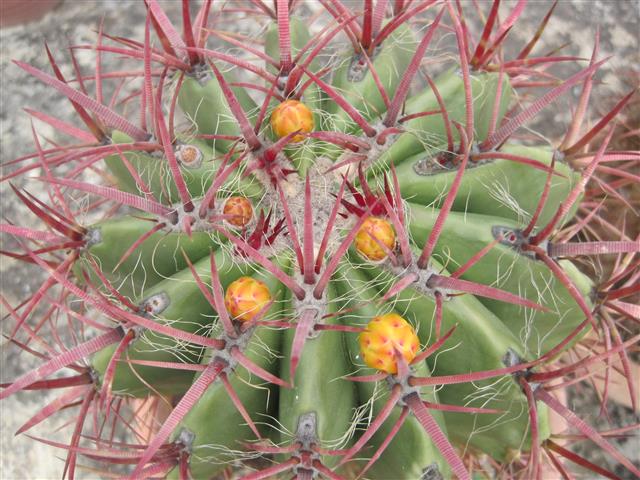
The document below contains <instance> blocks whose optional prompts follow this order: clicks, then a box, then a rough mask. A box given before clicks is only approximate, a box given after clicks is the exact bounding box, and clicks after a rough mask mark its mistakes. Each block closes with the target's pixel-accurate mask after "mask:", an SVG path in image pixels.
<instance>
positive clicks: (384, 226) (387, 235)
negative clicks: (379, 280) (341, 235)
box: [354, 217, 396, 262]
mask: <svg viewBox="0 0 640 480" xmlns="http://www.w3.org/2000/svg"><path fill="white" fill-rule="evenodd" d="M354 243H355V247H356V250H357V251H358V252H359V253H360V254H361V255H363V256H364V257H366V258H368V259H369V260H372V261H376V262H377V261H379V260H384V259H385V258H386V257H387V251H386V250H385V249H384V248H382V245H384V246H385V247H386V248H387V249H389V250H393V247H395V245H396V232H395V230H394V229H393V226H392V225H391V223H390V222H388V221H386V220H384V219H383V218H378V217H368V218H367V219H366V220H365V221H364V222H363V223H362V225H361V226H360V229H359V230H358V233H357V234H356V238H355V239H354Z"/></svg>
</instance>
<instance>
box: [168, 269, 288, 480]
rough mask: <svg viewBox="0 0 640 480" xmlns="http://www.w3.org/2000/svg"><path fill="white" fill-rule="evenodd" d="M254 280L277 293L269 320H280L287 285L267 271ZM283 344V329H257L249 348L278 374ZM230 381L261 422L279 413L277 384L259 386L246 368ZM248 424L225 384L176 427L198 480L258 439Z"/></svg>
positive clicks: (210, 390)
mask: <svg viewBox="0 0 640 480" xmlns="http://www.w3.org/2000/svg"><path fill="white" fill-rule="evenodd" d="M252 277H253V278H255V279H257V280H260V281H261V282H264V283H265V284H266V285H267V287H268V288H269V290H270V291H271V292H272V293H273V295H274V300H275V302H274V303H273V305H272V307H271V309H270V310H269V312H268V313H267V314H266V315H265V319H267V320H269V319H271V320H275V319H276V318H278V316H279V315H281V313H282V309H283V305H284V303H283V300H284V298H283V296H284V294H285V290H284V288H283V285H282V284H281V283H280V282H279V281H278V280H277V279H276V278H274V277H273V276H272V275H269V274H268V273H266V272H264V271H260V272H257V273H255V274H254V275H253V276H252ZM217 330H219V329H217ZM217 333H219V332H217ZM213 336H215V335H213ZM281 340H282V334H281V332H280V331H279V330H277V329H273V328H269V327H266V326H260V327H257V328H256V329H255V331H254V332H253V333H252V334H251V338H250V339H249V343H248V345H247V347H246V349H245V353H246V356H247V357H248V358H249V360H251V361H252V362H254V363H255V364H256V365H258V366H260V367H261V368H264V369H265V370H267V371H269V372H271V373H277V368H278V363H279V362H278V361H277V359H276V358H275V356H274V352H277V351H278V350H279V349H280V347H281V345H280V344H281ZM210 358H211V353H209V354H208V355H207V354H205V355H204V357H203V363H204V362H208V361H210ZM196 378H197V377H196ZM230 382H231V385H232V386H233V388H234V390H235V391H236V393H237V394H238V397H239V398H240V399H241V401H242V404H243V405H244V406H245V408H246V409H247V410H248V411H249V412H251V415H252V417H254V419H255V421H256V422H260V423H263V421H264V419H266V418H267V417H268V416H270V415H273V414H274V413H275V406H276V405H277V403H276V398H277V394H276V392H275V391H274V388H273V386H270V385H268V384H264V382H261V383H262V384H255V379H253V378H252V375H251V374H250V373H249V372H248V371H247V370H246V369H245V368H244V367H242V366H238V367H236V370H235V371H234V373H233V374H232V375H230ZM212 412H216V415H215V417H213V416H212V415H211V414H212ZM245 423H246V422H245V420H244V419H243V418H242V415H240V413H239V412H238V410H237V409H236V408H235V406H234V405H233V402H232V401H231V399H230V398H229V396H228V395H227V393H226V391H225V389H224V387H223V385H222V384H221V383H220V381H216V382H215V383H214V384H212V385H211V386H209V388H208V389H207V391H206V392H205V394H204V395H203V396H202V398H201V399H200V400H199V401H198V403H197V404H196V405H195V406H194V407H193V409H192V410H191V411H190V412H189V414H188V415H187V416H186V417H185V418H184V420H183V421H182V422H181V424H180V426H179V427H178V428H177V429H176V435H175V437H176V438H180V437H181V436H182V437H183V438H184V437H185V436H186V437H187V438H190V440H189V445H188V448H189V450H190V452H191V457H190V462H189V467H190V471H191V474H192V475H193V477H194V478H209V477H211V476H213V475H216V474H217V473H219V472H220V471H221V470H223V469H225V468H227V467H228V464H229V463H230V462H233V461H235V460H236V457H237V455H238V452H239V451H242V450H245V449H246V448H245V446H243V445H242V442H250V441H251V440H254V434H253V433H252V432H251V430H250V429H249V427H247V426H246V424H245ZM264 430H266V429H263V433H265V434H267V433H269V432H268V431H264ZM245 454H246V455H247V458H251V456H252V455H251V453H250V452H245ZM169 478H172V479H173V478H179V472H178V471H177V469H176V470H173V471H172V472H171V473H170V474H169Z"/></svg>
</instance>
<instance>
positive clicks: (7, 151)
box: [0, 0, 640, 479]
mask: <svg viewBox="0 0 640 480" xmlns="http://www.w3.org/2000/svg"><path fill="white" fill-rule="evenodd" d="M0 1H2V0H0ZM549 3H550V2H546V1H544V2H543V1H532V2H530V4H529V6H528V8H527V10H526V13H525V16H524V19H523V20H522V21H521V22H519V23H518V24H517V25H518V26H517V28H515V29H514V31H513V33H512V37H513V38H514V44H515V45H516V46H517V47H516V48H521V46H522V45H524V43H525V42H526V40H528V38H529V37H530V35H531V32H532V29H534V28H535V25H536V24H537V20H538V19H539V18H541V17H542V15H544V13H545V12H546V9H547V8H548V6H549ZM163 4H164V5H166V6H167V7H168V9H169V11H170V13H171V14H172V15H173V14H176V13H177V12H178V11H179V3H177V2H175V1H174V2H163ZM507 4H509V3H508V2H507ZM173 18H179V17H178V15H174V16H173ZM101 19H103V20H104V30H105V31H106V32H111V33H115V34H118V35H122V36H126V37H130V38H136V39H141V38H143V29H144V8H143V6H142V3H141V2H139V3H138V2H132V1H125V0H122V1H116V0H104V1H86V0H81V1H73V2H72V1H70V0H67V1H66V2H65V3H64V4H63V6H62V7H60V8H58V9H57V10H56V11H54V12H53V13H51V14H48V15H47V16H46V17H45V18H43V19H42V20H41V21H39V22H36V23H32V24H28V25H25V26H19V27H14V28H10V29H5V30H2V31H0V82H1V83H0V85H1V89H0V100H1V107H0V142H1V143H0V145H1V161H2V162H6V161H8V160H10V159H12V158H15V157H18V156H19V155H21V154H24V153H27V152H30V151H32V149H33V146H32V145H33V142H32V137H31V132H30V123H29V117H28V115H27V114H25V113H24V112H23V111H22V107H24V106H29V107H31V108H34V109H36V110H41V111H44V112H54V113H56V115H57V116H59V117H61V118H69V119H71V118H74V117H73V114H72V113H71V108H70V106H69V104H68V102H67V101H66V100H65V99H63V98H62V97H61V96H59V95H57V94H55V93H53V92H52V90H51V89H49V88H46V87H44V86H43V85H42V84H41V83H39V82H38V81H37V80H35V79H34V78H32V77H29V76H28V75H26V74H25V73H24V72H22V71H21V70H20V69H18V68H17V67H16V66H15V65H13V64H12V63H11V60H12V59H17V60H21V61H25V62H28V63H31V64H33V65H36V66H38V67H40V68H46V64H47V61H46V56H45V54H44V48H43V41H45V40H46V41H47V42H48V44H49V46H50V47H51V49H52V51H54V52H56V56H57V57H58V58H59V60H60V62H61V63H62V64H63V65H65V68H64V72H65V73H67V74H71V73H70V72H71V71H70V70H69V69H68V65H67V63H68V60H67V58H68V57H66V55H65V52H64V49H65V48H66V47H67V46H68V45H69V44H80V43H92V42H94V41H95V38H96V34H95V31H96V30H97V29H98V25H99V22H100V20H101ZM523 25H524V27H523ZM597 27H600V30H601V35H602V46H601V57H605V56H608V55H614V57H613V58H612V59H611V60H610V61H609V63H608V64H607V66H605V68H604V69H603V72H602V73H601V74H599V79H600V80H601V81H602V82H603V83H604V85H601V86H600V87H599V88H598V90H597V92H596V95H600V96H601V98H606V97H607V96H608V95H609V93H608V92H612V91H614V92H615V91H617V92H620V91H623V90H624V89H625V87H624V85H623V82H622V81H621V78H622V77H621V75H625V72H627V69H628V68H630V67H631V66H633V65H635V66H636V68H637V65H639V64H640V53H639V52H640V40H639V35H640V33H639V32H640V3H639V2H638V1H628V0H614V1H600V0H596V1H565V0H561V2H560V4H559V6H558V8H557V10H556V14H555V16H554V18H553V19H552V21H551V23H550V25H549V28H548V29H547V32H546V35H545V37H544V39H545V40H544V45H546V46H548V47H551V46H557V45H562V44H565V43H569V44H570V45H569V46H568V47H567V49H566V50H565V54H571V55H579V56H582V57H589V56H590V53H591V48H592V39H593V36H594V33H595V30H596V28H597ZM539 51H543V50H542V49H540V50H539ZM79 61H80V65H81V67H82V68H83V69H86V71H90V70H91V68H92V66H93V59H92V55H91V54H90V53H89V52H80V55H79ZM106 68H107V69H108V67H106ZM573 93H574V95H575V94H576V93H577V92H573ZM568 103H569V102H568V101H567V100H562V101H561V102H560V108H555V109H554V111H555V112H556V113H555V114H553V115H547V116H546V117H543V119H542V120H541V121H539V122H538V124H537V128H538V129H539V130H541V131H542V133H544V134H546V135H547V136H549V137H550V138H553V135H554V133H555V132H556V131H557V129H556V128H554V123H555V122H562V121H563V120H565V119H566V117H567V114H568V108H567V109H563V108H562V106H563V105H568ZM38 131H39V133H40V134H41V135H42V136H43V137H48V138H54V139H55V138H56V135H55V132H53V131H52V129H50V128H49V127H47V126H46V125H44V124H41V123H40V124H38ZM16 183H17V184H18V185H21V184H22V183H23V180H22V179H21V180H18V181H17V182H16ZM0 194H1V199H2V201H1V209H2V212H1V213H2V215H3V217H5V218H8V219H10V220H13V221H18V222H20V223H21V224H23V225H24V224H26V225H30V224H31V223H34V220H33V216H32V215H30V214H29V213H28V212H27V211H26V208H25V207H23V206H21V205H19V204H18V203H17V202H16V198H15V196H14V195H13V194H12V193H10V192H9V186H8V185H7V184H6V183H4V184H2V185H0ZM3 240H4V244H3V247H2V248H6V249H11V248H13V247H15V245H14V243H13V242H12V241H11V239H3ZM0 274H1V275H2V279H1V281H2V292H3V295H4V296H5V298H6V299H7V301H8V302H9V303H10V304H12V305H16V304H17V303H19V299H21V298H24V297H25V296H26V295H28V294H29V293H32V292H33V291H35V289H37V286H38V285H39V283H40V281H41V279H39V278H38V276H37V275H34V273H33V269H30V268H25V267H24V266H23V265H22V264H19V263H16V262H12V261H9V260H8V259H7V258H6V257H0ZM2 329H3V332H4V331H6V329H7V326H6V322H4V323H3V324H2ZM0 349H1V350H2V351H1V352H0V358H1V359H2V360H1V361H2V365H1V374H0V379H1V380H2V381H7V380H10V379H13V378H16V377H17V376H18V375H19V374H20V373H22V372H24V371H26V370H27V369H29V368H30V367H31V366H32V365H34V361H33V360H32V358H31V357H29V356H28V355H25V354H23V353H19V352H18V351H17V349H16V348H14V347H12V346H10V345H7V344H4V345H1V346H0ZM44 402H45V398H43V397H42V396H41V395H39V394H36V393H33V392H26V393H20V394H17V395H15V396H13V397H11V398H10V399H8V400H6V401H3V402H2V403H0V478H1V479H55V478H59V477H60V474H61V471H62V466H63V463H64V461H63V459H62V458H63V455H62V452H61V451H60V450H55V449H53V448H51V447H47V446H43V445H41V444H39V443H37V442H34V441H32V440H30V439H29V438H27V437H25V436H18V437H14V435H13V432H14V431H15V430H16V429H17V428H18V427H19V426H20V425H21V424H22V423H23V422H24V421H25V420H26V419H27V418H29V417H30V416H31V415H32V414H33V413H34V412H35V411H36V410H37V409H38V408H39V407H41V406H42V405H44ZM572 403H573V407H574V408H576V409H577V410H578V411H579V412H581V415H582V416H583V418H586V419H591V420H593V419H595V417H596V416H597V414H598V408H597V404H596V403H595V402H594V395H593V392H592V391H591V390H589V389H588V387H585V388H583V389H582V390H581V392H579V394H578V395H574V396H573V397H572ZM609 413H610V415H611V417H612V421H613V424H614V425H628V424H630V423H633V422H634V417H633V415H632V413H631V412H630V411H629V410H628V409H625V408H623V407H619V408H617V407H612V409H611V411H610V412H609ZM595 421H596V422H597V424H598V426H599V427H602V428H606V427H607V423H606V422H604V421H602V420H595ZM635 421H637V418H636V419H635ZM63 423H64V421H63V420H62V419H61V418H58V419H57V420H56V421H54V422H50V423H46V424H44V425H43V426H40V427H39V428H37V429H35V430H34V434H36V435H43V436H46V437H47V438H56V434H55V429H56V427H58V426H60V425H62V424H63ZM60 438H63V439H64V438H66V435H63V436H61V437H60ZM621 448H622V449H623V451H624V452H625V454H626V455H627V456H628V457H631V458H634V456H635V458H636V459H637V456H638V452H640V443H639V442H638V437H634V438H631V439H629V440H627V441H625V442H623V444H622V446H621ZM581 451H582V453H583V454H585V455H587V456H588V458H590V459H591V461H594V462H595V463H597V464H600V465H608V466H609V468H616V467H615V464H614V463H612V462H611V461H610V460H609V459H608V457H607V456H606V455H604V454H603V453H602V452H600V451H599V450H598V449H594V448H593V447H589V446H587V445H585V446H584V448H582V447H581ZM616 471H617V473H619V474H623V473H624V472H623V471H622V470H619V469H616ZM81 476H82V477H83V478H92V477H93V478H95V475H94V474H91V473H89V472H84V473H82V474H81Z"/></svg>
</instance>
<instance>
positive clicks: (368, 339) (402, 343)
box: [359, 313, 420, 374]
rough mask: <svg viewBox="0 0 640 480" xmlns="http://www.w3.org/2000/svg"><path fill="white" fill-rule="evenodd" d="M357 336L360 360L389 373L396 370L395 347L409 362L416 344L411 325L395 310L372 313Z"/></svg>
mask: <svg viewBox="0 0 640 480" xmlns="http://www.w3.org/2000/svg"><path fill="white" fill-rule="evenodd" d="M359 340H360V351H361V352H362V359H363V360H364V363H366V364H367V365H368V366H369V367H371V368H375V369H376V370H380V371H382V372H386V373H392V374H395V373H397V372H398V362H397V360H396V350H397V351H398V352H400V353H401V354H402V356H403V357H404V359H405V360H406V361H407V363H411V361H412V360H413V359H414V358H415V357H416V354H417V353H418V349H419V348H420V342H419V340H418V335H416V332H415V330H414V328H413V327H412V326H411V325H410V324H409V322H407V321H406V320H405V319H404V318H402V317H401V316H400V315H398V314H397V313H387V314H385V315H380V316H378V317H374V318H373V319H372V320H371V321H370V322H369V323H368V324H367V327H366V329H365V331H364V332H362V333H361V334H360V337H359Z"/></svg>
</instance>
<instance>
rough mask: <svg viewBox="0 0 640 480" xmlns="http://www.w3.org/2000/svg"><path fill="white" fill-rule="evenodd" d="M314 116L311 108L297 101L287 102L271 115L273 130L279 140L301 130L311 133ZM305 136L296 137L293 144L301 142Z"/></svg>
mask: <svg viewBox="0 0 640 480" xmlns="http://www.w3.org/2000/svg"><path fill="white" fill-rule="evenodd" d="M313 127H314V125H313V114H312V113H311V110H309V107H307V106H306V105H305V104H304V103H302V102H299V101H297V100H286V101H284V102H282V103H281V104H280V105H278V106H277V107H276V108H275V109H274V110H273V113H271V128H272V129H273V133H275V135H276V136H277V137H278V138H282V137H286V136H287V135H289V134H290V133H293V132H296V131H298V130H300V132H302V133H309V132H311V131H312V130H313ZM302 140H304V135H296V136H294V137H293V139H292V141H293V142H301V141H302Z"/></svg>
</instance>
